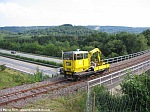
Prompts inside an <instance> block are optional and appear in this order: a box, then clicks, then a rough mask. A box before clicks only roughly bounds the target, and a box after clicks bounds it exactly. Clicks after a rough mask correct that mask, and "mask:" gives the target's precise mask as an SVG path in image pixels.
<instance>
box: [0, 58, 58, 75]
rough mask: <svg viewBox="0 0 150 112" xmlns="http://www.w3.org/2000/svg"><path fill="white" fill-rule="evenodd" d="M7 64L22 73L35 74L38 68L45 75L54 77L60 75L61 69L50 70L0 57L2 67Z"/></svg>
mask: <svg viewBox="0 0 150 112" xmlns="http://www.w3.org/2000/svg"><path fill="white" fill-rule="evenodd" d="M2 64H5V65H6V66H7V67H9V68H12V69H15V70H19V71H22V72H24V73H30V74H34V73H36V69H37V68H38V69H39V70H40V71H43V73H44V74H45V75H49V76H52V74H53V75H56V74H58V73H59V68H50V67H45V66H41V65H36V64H32V63H27V62H23V61H19V60H14V59H10V58H6V57H1V56H0V65H2Z"/></svg>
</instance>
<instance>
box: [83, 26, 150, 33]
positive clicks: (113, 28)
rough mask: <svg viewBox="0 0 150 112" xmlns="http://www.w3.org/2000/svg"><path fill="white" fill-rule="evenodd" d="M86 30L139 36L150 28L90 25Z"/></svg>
mask: <svg viewBox="0 0 150 112" xmlns="http://www.w3.org/2000/svg"><path fill="white" fill-rule="evenodd" d="M85 27H86V28H89V29H92V30H97V31H101V32H106V33H119V32H128V33H136V34H139V33H141V32H143V31H145V30H147V29H150V27H125V26H97V25H91V26H90V25H89V26H85Z"/></svg>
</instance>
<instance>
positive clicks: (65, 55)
mask: <svg viewBox="0 0 150 112" xmlns="http://www.w3.org/2000/svg"><path fill="white" fill-rule="evenodd" d="M72 56H73V55H72V53H71V52H70V53H64V56H63V59H64V60H72V59H73V58H72Z"/></svg>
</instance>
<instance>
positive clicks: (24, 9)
mask: <svg viewBox="0 0 150 112" xmlns="http://www.w3.org/2000/svg"><path fill="white" fill-rule="evenodd" d="M61 24H73V25H100V26H105V25H111V26H131V27H150V0H0V26H45V25H46V26H52V25H61Z"/></svg>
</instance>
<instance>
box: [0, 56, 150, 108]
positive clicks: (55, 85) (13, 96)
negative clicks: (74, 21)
mask: <svg viewBox="0 0 150 112" xmlns="http://www.w3.org/2000/svg"><path fill="white" fill-rule="evenodd" d="M149 59H150V53H147V54H144V55H142V56H139V57H136V58H132V59H129V60H125V61H122V62H118V63H113V64H111V67H110V70H109V71H107V72H104V73H103V74H99V75H96V76H94V77H91V78H88V79H84V80H81V81H78V82H71V81H67V80H60V81H55V82H52V83H49V84H44V85H39V86H37V87H32V88H29V89H23V90H20V91H16V92H11V93H8V94H3V95H0V106H4V105H7V104H10V103H12V102H17V101H19V100H25V99H27V98H31V97H35V96H37V95H40V94H44V93H48V92H52V91H55V90H60V89H63V88H67V87H69V86H70V87H71V86H74V85H77V84H80V83H83V82H86V81H87V80H91V79H93V78H97V77H100V76H103V75H106V74H109V73H113V72H115V71H118V70H121V69H124V68H127V67H130V66H133V65H136V64H138V63H141V62H143V61H146V60H149ZM71 91H73V89H72V90H71Z"/></svg>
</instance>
